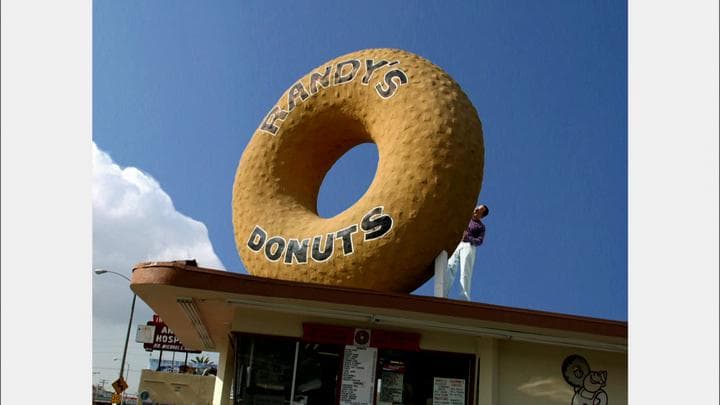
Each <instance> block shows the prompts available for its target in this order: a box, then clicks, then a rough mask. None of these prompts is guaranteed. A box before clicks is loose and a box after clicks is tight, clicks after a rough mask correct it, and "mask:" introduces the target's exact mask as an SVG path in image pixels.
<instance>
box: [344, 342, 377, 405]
mask: <svg viewBox="0 0 720 405" xmlns="http://www.w3.org/2000/svg"><path fill="white" fill-rule="evenodd" d="M376 362H377V349H376V348H374V347H360V346H345V357H344V358H343V372H342V384H341V386H340V405H372V403H373V394H374V392H375V364H376Z"/></svg>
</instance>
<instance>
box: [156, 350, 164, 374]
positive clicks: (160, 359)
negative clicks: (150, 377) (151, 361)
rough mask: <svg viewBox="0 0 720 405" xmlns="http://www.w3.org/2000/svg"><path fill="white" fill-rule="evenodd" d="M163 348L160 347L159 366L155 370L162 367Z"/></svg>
mask: <svg viewBox="0 0 720 405" xmlns="http://www.w3.org/2000/svg"><path fill="white" fill-rule="evenodd" d="M162 352H163V351H162V349H160V358H159V359H158V368H157V370H155V371H160V367H162Z"/></svg>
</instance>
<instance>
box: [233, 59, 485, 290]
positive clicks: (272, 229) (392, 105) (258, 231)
mask: <svg viewBox="0 0 720 405" xmlns="http://www.w3.org/2000/svg"><path fill="white" fill-rule="evenodd" d="M368 142H372V143H375V144H376V145H377V149H378V155H379V160H378V166H377V171H376V173H375V178H374V179H373V181H372V183H371V185H370V187H369V188H368V190H367V192H366V193H365V194H364V195H363V196H362V197H361V198H360V199H359V200H358V201H357V202H356V203H355V204H354V205H353V206H351V207H350V208H348V209H346V210H345V211H343V212H342V213H340V214H338V215H336V216H335V217H332V218H322V217H320V216H319V215H318V213H317V196H318V192H319V190H320V185H321V184H322V181H323V179H324V177H325V175H326V173H327V172H328V170H330V168H331V167H332V165H333V163H335V162H336V161H337V160H338V159H339V158H340V157H341V156H342V155H343V154H344V153H345V152H347V151H348V150H349V149H351V148H352V147H354V146H356V145H358V144H362V143H368ZM483 155H484V149H483V136H482V126H481V123H480V120H479V118H478V115H477V112H476V111H475V108H474V107H473V105H472V103H471V102H470V100H469V99H468V98H467V96H466V95H465V93H463V91H462V90H461V89H460V86H458V84H457V83H456V82H455V81H453V79H452V78H450V76H449V75H448V74H447V73H445V72H444V71H443V70H442V69H440V68H439V67H437V66H435V65H434V64H432V63H431V62H429V61H428V60H426V59H423V58H422V57H420V56H417V55H415V54H412V53H410V52H406V51H402V50H397V49H367V50H363V51H357V52H353V53H350V54H347V55H345V56H341V57H339V58H337V59H334V60H331V61H329V62H327V63H324V64H322V65H320V66H319V67H318V68H316V69H313V70H312V71H311V72H310V73H309V74H308V75H306V76H305V77H303V78H301V79H300V80H298V81H297V82H296V83H294V84H293V85H292V86H291V87H290V89H288V90H287V91H286V92H285V94H283V95H282V97H280V100H278V102H277V103H276V104H275V106H274V107H273V108H272V109H271V110H270V112H269V113H268V115H267V116H266V117H265V119H264V120H263V121H262V122H261V123H260V126H259V127H258V129H257V131H256V132H255V134H254V135H253V137H252V139H251V140H250V142H249V144H248V145H247V147H246V149H245V151H244V153H243V155H242V158H241V159H240V163H239V165H238V169H237V173H236V175H235V183H234V186H233V200H232V207H233V224H234V227H235V241H236V243H237V248H238V252H239V253H240V257H241V258H242V260H243V262H244V264H245V267H246V268H247V270H248V272H250V273H251V274H253V275H256V276H261V277H269V278H275V279H283V280H293V281H302V282H310V283H321V284H331V285H339V286H347V287H359V288H368V289H374V290H381V291H393V292H411V291H413V290H414V289H416V288H417V287H419V286H420V285H422V284H423V283H424V282H425V281H427V280H428V279H429V278H430V277H431V276H432V275H433V262H434V259H435V257H436V256H437V255H438V254H439V253H440V252H441V251H442V250H445V251H447V252H452V251H453V250H454V249H455V246H456V244H457V243H458V241H459V240H460V238H461V235H462V233H463V230H464V229H465V227H466V226H467V223H468V220H469V218H470V216H471V214H472V209H473V207H474V205H475V202H476V199H477V197H478V194H479V192H480V185H481V183H482V176H483V160H484V159H483ZM349 180H352V179H349Z"/></svg>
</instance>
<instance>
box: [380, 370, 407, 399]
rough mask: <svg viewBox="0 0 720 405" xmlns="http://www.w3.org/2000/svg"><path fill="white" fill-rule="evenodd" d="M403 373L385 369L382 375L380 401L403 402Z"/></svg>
mask: <svg viewBox="0 0 720 405" xmlns="http://www.w3.org/2000/svg"><path fill="white" fill-rule="evenodd" d="M402 397H403V375H402V374H401V373H395V372H392V371H383V372H382V374H381V375H380V402H385V403H391V404H392V403H396V402H397V403H402Z"/></svg>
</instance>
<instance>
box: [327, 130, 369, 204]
mask: <svg viewBox="0 0 720 405" xmlns="http://www.w3.org/2000/svg"><path fill="white" fill-rule="evenodd" d="M377 166H378V149H377V145H375V144H374V143H371V142H367V143H361V144H359V145H356V146H354V147H353V148H351V149H350V150H348V151H347V152H345V154H343V155H342V156H340V158H339V159H337V160H336V161H335V163H333V165H332V167H331V168H330V170H328V172H327V173H326V174H325V177H324V179H323V181H322V184H321V186H320V192H319V193H318V199H317V213H318V215H319V216H320V217H322V218H332V217H334V216H336V215H338V214H340V213H341V212H343V211H345V210H346V209H348V208H350V207H351V206H352V205H353V204H355V202H357V201H358V200H359V199H360V197H362V196H363V194H365V192H366V191H367V189H368V187H370V184H371V183H372V181H373V179H374V178H375V172H377Z"/></svg>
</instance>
